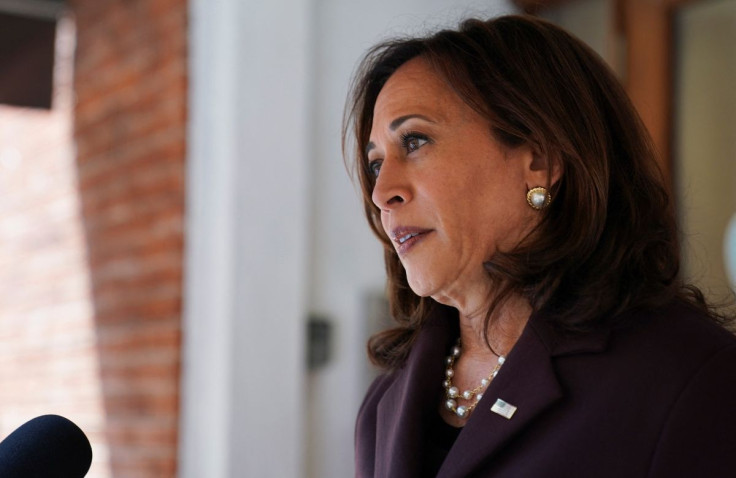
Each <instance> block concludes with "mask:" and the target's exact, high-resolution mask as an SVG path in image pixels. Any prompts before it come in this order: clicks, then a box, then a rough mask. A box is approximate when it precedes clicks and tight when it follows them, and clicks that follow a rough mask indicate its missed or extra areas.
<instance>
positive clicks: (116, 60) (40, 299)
mask: <svg viewBox="0 0 736 478" xmlns="http://www.w3.org/2000/svg"><path fill="white" fill-rule="evenodd" d="M68 4H69V5H70V7H71V9H72V12H73V14H74V18H75V23H76V42H77V43H76V57H75V62H74V77H73V83H72V82H71V74H70V69H69V67H70V66H71V65H70V61H67V63H66V64H67V66H66V69H65V67H64V65H65V63H64V62H63V61H61V62H59V63H57V66H59V67H60V68H61V71H59V72H57V73H59V74H57V80H58V79H59V78H61V79H62V80H63V79H64V78H67V79H68V80H69V81H67V82H66V83H65V84H64V82H63V81H62V82H61V83H60V84H58V85H57V87H56V89H55V95H56V97H55V99H54V107H53V109H52V111H43V110H30V109H20V108H11V107H7V106H0V246H1V247H0V384H2V386H0V436H4V435H6V434H7V433H9V432H10V431H12V429H14V428H15V427H17V426H18V425H20V424H21V423H23V422H24V421H26V420H28V419H30V418H32V417H33V416H36V415H40V414H43V413H58V414H61V415H65V416H67V417H69V418H71V419H72V420H73V421H75V422H76V423H78V424H79V425H80V426H81V427H82V428H83V429H84V430H85V432H87V434H88V436H89V437H90V439H91V441H92V443H93V450H94V455H95V458H94V462H93V466H92V470H91V471H90V474H89V475H88V476H89V477H90V478H102V477H108V476H110V477H115V478H123V477H136V478H145V477H156V478H159V477H173V476H175V473H176V451H177V425H178V420H179V418H178V408H179V405H178V403H179V394H178V389H179V368H180V335H181V331H180V319H181V318H180V315H181V294H182V254H183V208H184V155H185V120H186V0H70V1H69V2H68ZM69 40H70V39H67V41H66V44H67V53H68V55H67V60H70V59H71V57H70V52H71V47H70V45H72V42H70V41H69ZM62 43H63V42H62ZM62 56H63V55H62Z"/></svg>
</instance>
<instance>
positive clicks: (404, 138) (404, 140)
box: [399, 131, 429, 153]
mask: <svg viewBox="0 0 736 478" xmlns="http://www.w3.org/2000/svg"><path fill="white" fill-rule="evenodd" d="M399 138H400V139H401V147H402V148H404V150H405V151H406V152H408V153H411V152H412V151H416V149H415V150H412V151H409V141H410V140H412V139H417V140H422V141H424V142H425V144H426V143H429V137H428V136H427V135H426V134H422V133H418V132H416V131H407V132H405V133H401V136H400V137H399ZM422 146H424V144H422V145H420V146H419V147H417V149H419V148H421V147H422Z"/></svg>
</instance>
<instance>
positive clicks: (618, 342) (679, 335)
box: [610, 302, 736, 366]
mask: <svg viewBox="0 0 736 478" xmlns="http://www.w3.org/2000/svg"><path fill="white" fill-rule="evenodd" d="M610 339H611V341H612V344H611V345H612V346H614V347H615V346H620V347H624V348H628V347H627V345H628V344H629V343H630V345H629V347H631V348H632V350H637V351H639V353H640V354H641V355H643V357H646V358H648V359H650V360H655V361H657V359H658V358H661V359H662V360H669V361H672V362H679V361H683V362H687V363H691V364H693V362H694V361H698V362H699V363H704V362H706V361H707V360H709V358H710V357H712V356H714V355H715V354H718V353H719V352H721V351H723V350H726V349H729V348H733V347H736V336H734V334H732V333H731V332H729V331H727V330H726V329H724V328H723V327H721V326H719V325H718V324H716V323H715V322H714V321H713V320H711V319H710V318H709V317H708V316H707V315H706V314H705V313H704V312H702V311H700V310H697V309H695V308H694V307H692V306H689V305H687V304H682V303H678V302H676V303H672V304H670V305H668V306H666V307H662V308H658V309H654V310H646V311H640V312H636V313H633V314H630V316H629V317H628V318H627V320H625V323H624V325H622V326H621V327H619V328H616V329H614V330H612V332H611V337H610ZM693 365H695V364H693ZM735 366H736V364H735Z"/></svg>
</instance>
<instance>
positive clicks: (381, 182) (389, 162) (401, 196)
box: [371, 157, 411, 212]
mask: <svg viewBox="0 0 736 478" xmlns="http://www.w3.org/2000/svg"><path fill="white" fill-rule="evenodd" d="M371 199H372V201H373V204H375V205H376V206H377V207H378V208H379V209H381V211H384V212H390V211H391V210H392V209H395V208H396V207H398V206H400V205H402V204H404V203H406V202H408V201H410V200H411V188H410V185H409V181H408V177H407V174H406V166H405V164H402V162H401V161H399V160H397V159H395V158H389V157H387V158H384V160H383V163H382V164H381V170H380V172H379V173H378V177H377V178H376V183H375V185H374V186H373V194H372V195H371Z"/></svg>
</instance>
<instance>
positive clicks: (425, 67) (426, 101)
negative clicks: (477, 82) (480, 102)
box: [373, 58, 468, 128]
mask: <svg viewBox="0 0 736 478" xmlns="http://www.w3.org/2000/svg"><path fill="white" fill-rule="evenodd" d="M465 108H468V107H467V105H465V103H464V102H463V101H462V99H460V97H459V96H457V94H456V93H455V92H454V91H453V90H452V88H451V87H450V86H449V85H448V84H447V82H446V81H445V80H444V79H443V78H441V77H440V76H439V75H438V74H437V73H436V71H435V70H434V69H433V68H432V67H431V66H429V64H428V63H427V62H426V60H424V59H422V58H414V59H412V60H410V61H408V62H406V63H405V64H403V65H402V66H401V67H399V68H398V69H397V70H396V72H395V73H394V74H393V75H391V76H390V77H389V79H388V81H386V84H385V85H384V86H383V88H382V89H381V92H380V93H379V94H378V97H377V98H376V104H375V107H374V114H373V127H374V128H376V127H380V126H384V123H385V124H388V123H390V122H391V121H392V120H393V119H394V118H396V117H399V116H402V115H406V114H424V115H429V116H431V117H432V118H433V119H435V120H438V121H439V120H443V119H445V118H446V117H447V116H448V115H450V116H452V115H457V114H462V113H464V111H463V110H464V109H465ZM379 123H380V124H379Z"/></svg>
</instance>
